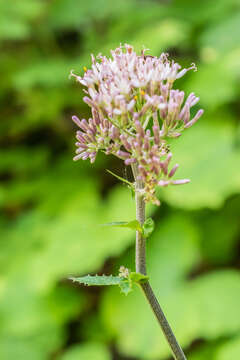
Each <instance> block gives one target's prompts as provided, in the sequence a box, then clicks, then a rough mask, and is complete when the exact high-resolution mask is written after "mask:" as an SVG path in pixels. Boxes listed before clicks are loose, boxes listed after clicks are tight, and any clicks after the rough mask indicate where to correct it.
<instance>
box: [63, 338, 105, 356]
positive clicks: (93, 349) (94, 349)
mask: <svg viewBox="0 0 240 360" xmlns="http://www.w3.org/2000/svg"><path fill="white" fill-rule="evenodd" d="M78 359H79V360H90V359H94V360H110V359H111V355H110V353H109V351H108V349H107V347H106V346H105V345H104V344H102V343H98V342H85V343H83V344H79V345H72V346H70V347H69V348H67V349H66V351H65V352H64V354H63V355H60V357H59V360H78Z"/></svg>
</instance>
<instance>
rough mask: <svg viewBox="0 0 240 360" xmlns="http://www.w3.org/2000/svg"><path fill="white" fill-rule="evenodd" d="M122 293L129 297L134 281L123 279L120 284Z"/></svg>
mask: <svg viewBox="0 0 240 360" xmlns="http://www.w3.org/2000/svg"><path fill="white" fill-rule="evenodd" d="M119 286H120V289H121V292H122V293H123V294H124V295H126V296H127V295H128V294H129V293H130V292H131V291H132V281H131V279H129V278H128V279H122V280H121V282H120V283H119Z"/></svg>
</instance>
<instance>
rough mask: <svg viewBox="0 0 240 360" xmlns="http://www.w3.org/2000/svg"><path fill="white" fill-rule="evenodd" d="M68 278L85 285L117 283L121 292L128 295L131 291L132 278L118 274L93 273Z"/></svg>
mask: <svg viewBox="0 0 240 360" xmlns="http://www.w3.org/2000/svg"><path fill="white" fill-rule="evenodd" d="M70 280H72V281H74V282H78V283H80V284H84V285H87V286H110V285H118V286H119V287H120V289H121V292H122V293H123V294H125V295H128V294H129V293H130V292H131V291H132V280H131V278H130V277H129V278H123V277H120V276H112V275H108V276H107V275H101V276H99V275H95V276H90V275H87V276H83V277H71V278H70Z"/></svg>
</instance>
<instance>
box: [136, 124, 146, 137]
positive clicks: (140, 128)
mask: <svg viewBox="0 0 240 360" xmlns="http://www.w3.org/2000/svg"><path fill="white" fill-rule="evenodd" d="M135 126H136V130H137V132H138V133H139V135H140V136H141V137H142V138H143V137H144V135H145V134H144V130H143V128H142V125H141V123H140V121H139V120H136V121H135Z"/></svg>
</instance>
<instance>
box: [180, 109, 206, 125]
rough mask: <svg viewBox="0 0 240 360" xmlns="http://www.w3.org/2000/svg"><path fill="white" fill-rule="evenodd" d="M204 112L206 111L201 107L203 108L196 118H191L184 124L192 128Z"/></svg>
mask: <svg viewBox="0 0 240 360" xmlns="http://www.w3.org/2000/svg"><path fill="white" fill-rule="evenodd" d="M203 113H204V111H203V110H202V109H201V110H198V112H197V114H196V115H195V116H194V118H193V119H192V120H190V121H189V122H187V123H186V124H185V126H184V128H185V129H188V128H190V127H191V126H192V125H193V124H195V123H196V122H197V121H198V119H199V118H200V116H202V114H203Z"/></svg>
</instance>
